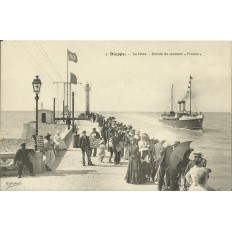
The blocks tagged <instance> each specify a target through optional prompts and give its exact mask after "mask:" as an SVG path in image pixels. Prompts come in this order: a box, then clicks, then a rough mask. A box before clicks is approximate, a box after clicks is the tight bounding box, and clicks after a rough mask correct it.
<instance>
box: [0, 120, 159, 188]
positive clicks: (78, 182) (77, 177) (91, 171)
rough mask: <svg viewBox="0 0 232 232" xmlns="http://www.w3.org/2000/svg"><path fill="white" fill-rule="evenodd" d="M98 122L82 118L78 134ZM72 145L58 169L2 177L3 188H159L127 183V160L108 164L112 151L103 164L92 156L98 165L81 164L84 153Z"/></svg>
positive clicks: (0, 183)
mask: <svg viewBox="0 0 232 232" xmlns="http://www.w3.org/2000/svg"><path fill="white" fill-rule="evenodd" d="M93 127H96V128H97V125H96V124H93V123H91V122H89V121H81V123H80V125H79V130H80V131H79V133H81V132H82V131H83V130H86V131H87V134H89V133H90V132H91V130H92V128H93ZM69 144H70V146H69V148H68V150H66V151H63V152H61V153H60V157H56V163H55V170H54V171H52V172H45V173H42V174H38V175H36V176H35V177H30V176H23V177H22V178H21V179H18V178H17V177H3V178H1V180H0V185H1V186H0V189H1V190H7V191H15V190H18V191H19V190H67V191H68V190H70V191H71V190H79V191H82V190H84V191H101V190H119V191H127V190H141V191H144V190H145V191H146V190H150V191H156V189H157V186H156V185H155V184H154V182H147V183H145V184H141V185H132V184H127V183H126V182H125V180H124V177H125V175H126V170H127V161H124V160H123V159H122V162H121V165H114V164H113V163H109V162H108V161H109V153H108V152H107V156H106V157H105V158H104V160H103V163H101V162H100V161H99V157H91V158H92V162H93V163H94V164H95V165H96V166H84V167H83V166H82V155H81V151H80V149H79V148H72V141H71V139H70V141H69Z"/></svg>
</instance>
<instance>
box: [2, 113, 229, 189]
mask: <svg viewBox="0 0 232 232" xmlns="http://www.w3.org/2000/svg"><path fill="white" fill-rule="evenodd" d="M98 113H102V114H103V115H105V116H106V117H109V116H114V117H115V118H116V120H117V121H119V122H122V123H124V124H126V125H128V124H131V125H132V126H133V128H134V129H135V130H139V131H141V133H142V132H144V133H147V134H148V135H149V136H150V137H151V138H155V139H159V140H167V141H169V142H170V143H172V142H174V141H180V142H183V141H193V142H192V143H191V147H192V148H193V149H194V152H202V154H203V155H204V158H206V159H207V161H208V163H207V167H209V168H211V169H212V173H211V174H210V179H209V184H210V185H211V186H212V187H213V188H215V189H219V188H220V189H221V190H231V176H232V171H231V166H232V165H231V113H204V116H205V119H204V122H203V131H194V130H188V129H180V128H172V127H167V126H164V125H163V124H162V123H160V122H159V116H160V113H155V112H98ZM34 120H35V115H34V112H2V113H1V127H0V138H2V137H4V138H20V137H21V136H22V130H23V123H27V122H29V121H34ZM190 158H192V156H190Z"/></svg>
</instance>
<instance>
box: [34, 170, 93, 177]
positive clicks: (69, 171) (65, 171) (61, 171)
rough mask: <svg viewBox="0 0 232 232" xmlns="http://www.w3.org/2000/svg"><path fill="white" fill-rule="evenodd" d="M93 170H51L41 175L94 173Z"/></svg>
mask: <svg viewBox="0 0 232 232" xmlns="http://www.w3.org/2000/svg"><path fill="white" fill-rule="evenodd" d="M95 172H97V171H95V170H54V171H52V172H45V173H43V176H68V175H86V174H95ZM35 177H36V176H35Z"/></svg>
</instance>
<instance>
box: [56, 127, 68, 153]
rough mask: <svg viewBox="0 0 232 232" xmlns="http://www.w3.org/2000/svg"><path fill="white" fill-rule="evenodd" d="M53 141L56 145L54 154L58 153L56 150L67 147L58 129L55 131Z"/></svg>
mask: <svg viewBox="0 0 232 232" xmlns="http://www.w3.org/2000/svg"><path fill="white" fill-rule="evenodd" d="M54 142H55V144H56V147H55V150H56V154H57V153H58V151H61V150H66V149H67V146H66V144H65V143H64V141H63V140H62V137H61V135H60V131H57V132H56V135H55V136H54Z"/></svg>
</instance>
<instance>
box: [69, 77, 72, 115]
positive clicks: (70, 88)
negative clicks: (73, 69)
mask: <svg viewBox="0 0 232 232" xmlns="http://www.w3.org/2000/svg"><path fill="white" fill-rule="evenodd" d="M69 78H70V80H69V100H70V101H69V106H70V113H71V110H72V104H71V94H72V92H71V75H70V77H69Z"/></svg>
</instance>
